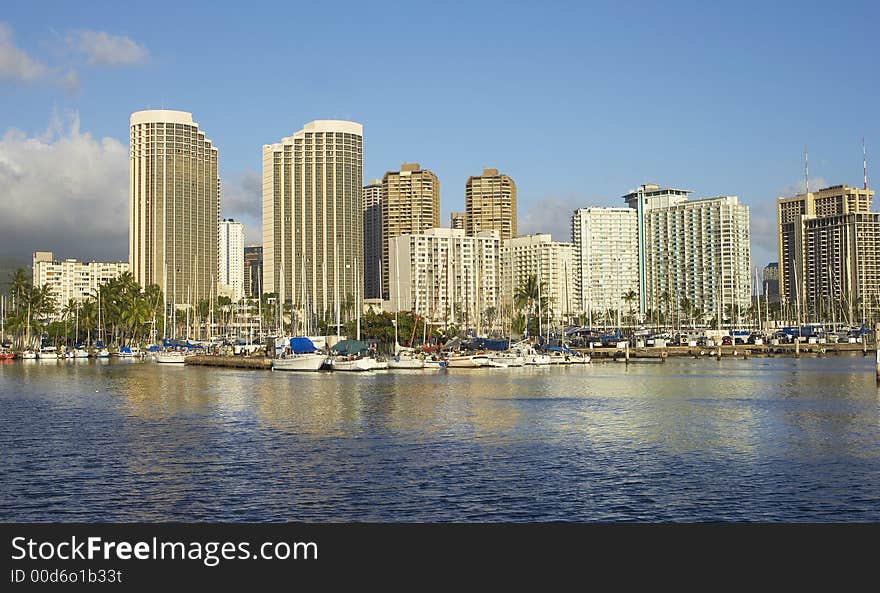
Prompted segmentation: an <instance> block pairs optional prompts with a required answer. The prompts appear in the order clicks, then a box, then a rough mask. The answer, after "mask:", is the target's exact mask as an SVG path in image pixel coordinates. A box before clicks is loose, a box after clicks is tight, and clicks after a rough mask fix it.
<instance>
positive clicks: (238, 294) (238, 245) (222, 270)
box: [217, 218, 245, 303]
mask: <svg viewBox="0 0 880 593" xmlns="http://www.w3.org/2000/svg"><path fill="white" fill-rule="evenodd" d="M218 235H219V238H220V243H219V252H218V257H217V260H218V262H219V264H218V274H217V279H218V280H217V284H218V286H219V287H220V288H222V289H223V290H224V291H228V292H229V293H230V298H232V302H233V303H237V302H238V301H240V300H241V299H242V298H243V297H244V293H245V284H244V225H243V224H242V223H240V222H236V221H235V220H233V219H231V218H230V219H228V220H227V219H223V220H222V221H220V228H219V232H218ZM219 292H220V290H219V289H218V293H219Z"/></svg>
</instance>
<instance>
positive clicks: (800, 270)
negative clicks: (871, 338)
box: [776, 185, 880, 323]
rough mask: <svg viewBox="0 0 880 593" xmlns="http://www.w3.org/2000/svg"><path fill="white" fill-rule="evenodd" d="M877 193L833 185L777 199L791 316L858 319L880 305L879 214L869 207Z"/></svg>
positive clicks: (782, 288)
mask: <svg viewBox="0 0 880 593" xmlns="http://www.w3.org/2000/svg"><path fill="white" fill-rule="evenodd" d="M873 196H874V191H873V190H870V189H858V188H854V187H849V186H847V185H834V186H831V187H826V188H824V189H820V190H819V191H816V192H809V193H804V194H798V195H796V196H793V197H790V198H779V199H778V200H777V202H776V218H777V224H778V231H779V232H778V243H779V248H778V249H779V297H780V301H781V302H782V304H783V305H785V306H788V307H789V311H788V313H789V315H790V316H791V317H799V318H800V319H801V321H806V320H807V319H808V318H810V317H812V318H813V319H815V320H821V321H826V320H831V319H837V320H840V321H843V320H844V318H848V320H849V322H850V323H854V322H855V321H856V320H859V321H861V320H864V319H865V318H866V317H870V316H873V315H876V313H877V311H878V310H880V302H878V299H880V213H877V212H871V211H870V210H871V199H872V198H873ZM868 313H870V314H871V315H868Z"/></svg>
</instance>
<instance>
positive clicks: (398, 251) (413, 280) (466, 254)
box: [389, 228, 501, 328]
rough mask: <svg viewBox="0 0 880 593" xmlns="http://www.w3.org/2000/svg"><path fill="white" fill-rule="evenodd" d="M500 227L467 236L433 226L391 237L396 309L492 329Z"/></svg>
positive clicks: (497, 286) (495, 318) (495, 315)
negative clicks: (497, 229)
mask: <svg viewBox="0 0 880 593" xmlns="http://www.w3.org/2000/svg"><path fill="white" fill-rule="evenodd" d="M500 243H501V242H500V240H499V239H498V232H497V231H483V232H480V233H478V234H477V235H476V236H473V237H467V236H465V234H464V231H463V230H461V229H447V228H432V229H428V230H427V231H425V232H424V233H420V234H409V233H407V234H404V235H400V236H398V237H392V238H391V239H389V245H390V254H391V255H390V261H391V266H390V272H391V274H390V277H391V282H390V285H389V288H390V291H389V292H390V298H389V302H390V304H391V310H392V311H414V312H416V313H417V314H418V315H420V316H423V317H427V318H428V319H430V320H431V321H433V322H434V323H443V324H454V325H463V326H464V327H473V328H490V327H491V326H493V325H494V324H495V323H496V322H498V321H499V320H500V316H499V315H498V304H499V301H498V298H499V289H500V277H499V273H500V268H499V247H500Z"/></svg>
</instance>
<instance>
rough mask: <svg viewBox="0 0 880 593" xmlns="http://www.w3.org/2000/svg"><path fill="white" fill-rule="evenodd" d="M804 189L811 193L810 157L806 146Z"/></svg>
mask: <svg viewBox="0 0 880 593" xmlns="http://www.w3.org/2000/svg"><path fill="white" fill-rule="evenodd" d="M804 187H805V188H806V193H810V155H809V153H808V152H807V145H806V144H804Z"/></svg>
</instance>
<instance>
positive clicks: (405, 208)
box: [382, 163, 440, 298]
mask: <svg viewBox="0 0 880 593" xmlns="http://www.w3.org/2000/svg"><path fill="white" fill-rule="evenodd" d="M439 226H440V182H439V181H438V180H437V176H436V175H434V173H432V172H431V171H428V170H427V169H421V168H420V167H419V164H418V163H404V164H402V165H401V166H400V171H388V172H387V173H385V176H384V177H382V285H383V286H382V291H383V293H384V294H383V298H387V296H388V295H389V294H390V290H389V287H388V282H389V278H390V274H389V272H388V261H389V260H388V249H389V246H388V240H389V239H391V238H393V237H399V236H400V235H404V234H419V233H422V232H424V231H426V230H428V229H432V228H436V227H439Z"/></svg>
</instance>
